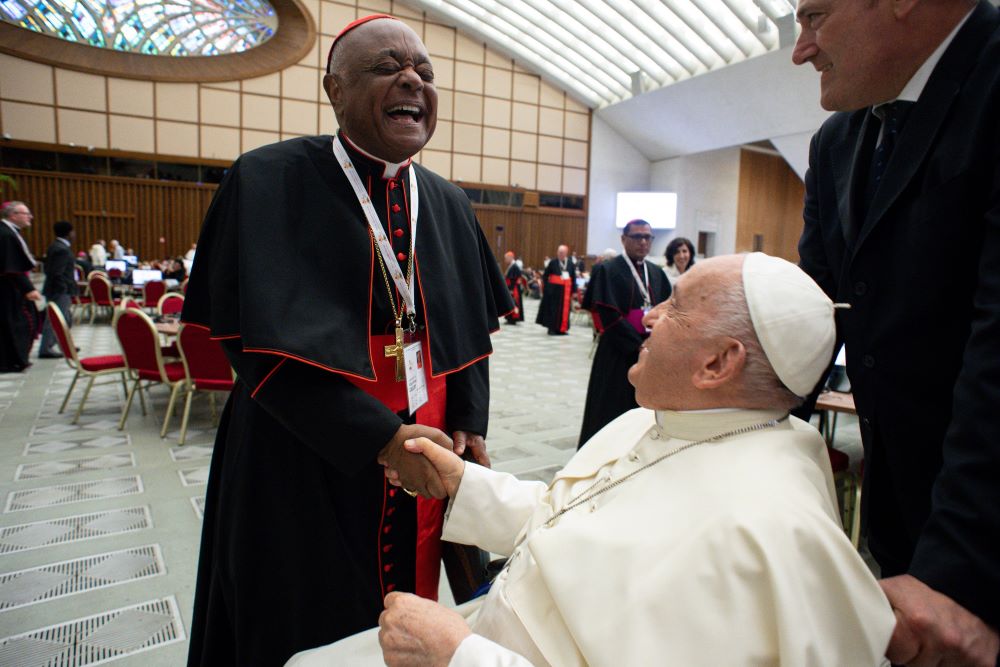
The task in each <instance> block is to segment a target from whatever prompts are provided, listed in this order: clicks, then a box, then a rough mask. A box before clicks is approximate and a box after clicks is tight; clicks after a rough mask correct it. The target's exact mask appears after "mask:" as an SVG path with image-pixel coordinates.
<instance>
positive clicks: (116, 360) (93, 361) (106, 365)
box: [48, 303, 145, 424]
mask: <svg viewBox="0 0 1000 667" xmlns="http://www.w3.org/2000/svg"><path fill="white" fill-rule="evenodd" d="M48 314H49V322H50V323H51V324H52V330H53V331H54V332H55V334H56V340H58V341H59V348H60V349H61V350H62V353H63V357H65V358H66V363H67V364H69V367H70V368H72V369H73V370H75V371H76V374H75V375H74V376H73V381H72V382H70V384H69V389H68V390H66V396H65V398H63V402H62V405H60V406H59V414H62V412H63V411H64V410H65V409H66V404H67V403H68V402H69V397H70V394H72V393H73V389H74V388H75V387H76V381H77V380H79V379H80V376H84V377H88V378H90V380H89V381H88V382H87V388H86V389H85V390H84V392H83V398H81V399H80V405H78V406H77V408H76V414H74V415H73V423H74V424H75V423H77V421H79V419H80V413H81V412H83V406H84V405H86V403H87V397H88V396H90V390H91V388H93V386H94V380H96V379H97V378H98V377H100V376H102V375H118V376H119V377H120V378H121V382H122V387H123V388H124V389H125V393H128V384H127V383H126V381H125V371H126V368H125V359H124V358H122V356H121V355H120V354H115V355H108V356H102V357H84V358H82V359H81V358H80V357H79V356H77V353H76V345H75V344H74V343H73V334H71V333H70V330H69V327H68V326H66V320H65V319H64V318H63V314H62V311H60V310H59V308H58V307H57V306H56V305H55V304H54V303H50V304H49V305H48ZM143 411H144V412H145V406H143Z"/></svg>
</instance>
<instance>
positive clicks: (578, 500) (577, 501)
mask: <svg viewBox="0 0 1000 667" xmlns="http://www.w3.org/2000/svg"><path fill="white" fill-rule="evenodd" d="M786 419H788V415H785V416H784V417H782V418H781V419H770V420H768V421H766V422H762V423H759V424H753V425H751V426H744V427H743V428H738V429H735V430H732V431H727V432H725V433H720V434H718V435H713V436H712V437H710V438H705V439H704V440H697V441H695V442H689V443H687V444H686V445H681V446H680V447H678V448H677V449H673V450H671V451H669V452H667V453H666V454H663V455H661V456H659V457H657V458H655V459H653V460H652V461H650V462H649V463H647V464H646V465H644V466H642V467H641V468H636V469H635V470H633V471H632V472H630V473H629V474H627V475H625V476H624V477H622V478H620V479H617V480H615V481H614V482H611V483H610V484H608V485H607V486H605V487H603V488H600V489H597V491H594V488H595V487H597V485H598V484H600V483H601V482H600V480H598V481H596V482H594V483H593V484H591V485H590V487H589V488H587V489H585V490H584V491H582V492H581V493H580V494H579V495H577V496H576V497H575V498H573V499H571V500H570V501H569V503H568V504H567V505H566V506H565V507H563V508H562V509H561V510H559V511H558V512H556V513H555V514H553V515H552V516H551V517H550V518H549V520H548V521H546V522H545V523H544V524H542V525H543V526H546V527H548V526H550V525H552V522H553V521H555V520H556V519H558V518H559V517H561V516H562V515H563V514H565V513H566V512H568V511H570V510H571V509H574V508H576V507H579V506H580V505H583V504H584V503H586V502H588V501H590V500H592V499H593V498H596V497H597V496H599V495H601V494H602V493H607V492H608V491H610V490H611V489H613V488H615V487H616V486H618V485H619V484H623V483H625V482H627V481H628V480H630V479H632V478H633V477H635V476H636V475H638V474H639V473H641V472H642V471H643V470H645V469H646V468H651V467H653V466H655V465H656V464H657V463H660V462H661V461H664V460H666V459H669V458H670V457H671V456H673V455H674V454H680V453H681V452H683V451H684V450H685V449H691V448H692V447H694V446H696V445H703V444H705V443H706V442H714V441H716V440H722V439H723V438H730V437H733V436H736V435H744V434H746V433H752V432H754V431H761V430H763V429H765V428H773V427H775V426H777V425H778V424H780V423H781V422H783V421H785V420H786ZM591 491H594V492H593V493H590V492H591ZM588 494H589V495H588ZM584 496H586V497H584Z"/></svg>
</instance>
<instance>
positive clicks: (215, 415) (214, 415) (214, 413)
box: [208, 391, 219, 426]
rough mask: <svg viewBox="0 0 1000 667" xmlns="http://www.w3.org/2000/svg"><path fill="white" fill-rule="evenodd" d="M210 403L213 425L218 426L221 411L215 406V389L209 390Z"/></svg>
mask: <svg viewBox="0 0 1000 667" xmlns="http://www.w3.org/2000/svg"><path fill="white" fill-rule="evenodd" d="M208 404H209V405H210V406H211V408H212V426H218V425H219V424H218V423H217V422H218V421H219V411H218V410H217V409H216V407H215V392H214V391H210V392H208Z"/></svg>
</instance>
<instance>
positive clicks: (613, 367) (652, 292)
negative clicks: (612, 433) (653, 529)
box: [579, 255, 671, 446]
mask: <svg viewBox="0 0 1000 667" xmlns="http://www.w3.org/2000/svg"><path fill="white" fill-rule="evenodd" d="M628 261H629V260H628V258H627V257H626V256H625V255H621V256H619V257H615V258H614V259H611V260H608V261H606V262H602V263H601V264H598V265H597V266H595V267H594V270H593V271H592V272H591V274H590V283H589V284H588V285H587V295H586V304H585V305H587V306H589V308H590V310H591V312H593V313H594V314H595V315H596V318H597V320H598V322H597V323H595V324H598V323H599V324H598V326H599V327H600V328H601V330H602V333H601V339H600V341H599V342H598V343H597V352H595V353H594V365H593V366H592V367H591V369H590V383H589V384H588V385H587V403H586V405H585V406H584V408H583V427H582V428H581V430H580V443H579V445H580V446H582V445H583V444H584V443H585V442H587V441H588V440H590V438H591V437H592V436H593V435H594V434H595V433H597V432H598V431H600V430H601V429H602V428H604V426H605V425H607V424H608V423H610V422H611V421H612V420H614V419H615V418H616V417H618V416H619V415H621V414H624V413H625V412H628V411H629V410H631V409H632V408H636V407H638V404H637V403H636V402H635V388H634V387H632V385H631V384H629V381H628V369H629V368H631V367H632V364H634V363H635V362H636V361H638V360H639V346H640V345H642V342H643V341H644V340H645V339H646V338H647V336H648V334H646V333H641V334H640V333H639V331H638V330H637V329H636V328H635V327H634V326H633V325H632V323H631V322H629V321H628V319H627V316H628V314H629V312H630V311H633V310H635V309H637V308H639V309H641V308H642V306H643V303H642V293H641V292H640V291H639V286H638V285H637V284H636V282H635V277H634V276H633V275H632V271H631V270H629V268H628V263H627V262H628ZM644 263H645V266H646V273H648V275H649V283H648V289H649V297H650V299H651V300H652V305H654V306H655V305H656V304H658V303H660V302H661V301H666V300H667V299H668V298H670V291H671V290H670V281H668V280H667V277H666V276H665V275H664V273H663V269H661V268H660V267H658V266H657V265H655V264H653V263H652V262H644ZM636 272H637V273H638V274H639V278H641V279H642V280H643V281H645V279H646V275H645V274H644V272H643V270H642V265H638V266H637V267H636Z"/></svg>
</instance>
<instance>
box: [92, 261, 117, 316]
mask: <svg viewBox="0 0 1000 667" xmlns="http://www.w3.org/2000/svg"><path fill="white" fill-rule="evenodd" d="M87 286H88V288H89V290H90V299H91V304H90V323H91V324H93V323H94V318H95V317H96V316H97V308H98V307H101V308H108V309H109V310H110V311H111V312H112V313H114V309H115V307H116V306H117V305H119V304H120V303H121V299H116V298H115V297H114V292H113V291H112V289H111V281H110V280H108V277H107V276H106V275H104V274H103V273H97V272H96V271H95V272H94V273H91V274H90V276H89V277H88V278H87Z"/></svg>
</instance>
